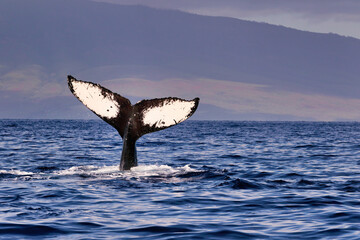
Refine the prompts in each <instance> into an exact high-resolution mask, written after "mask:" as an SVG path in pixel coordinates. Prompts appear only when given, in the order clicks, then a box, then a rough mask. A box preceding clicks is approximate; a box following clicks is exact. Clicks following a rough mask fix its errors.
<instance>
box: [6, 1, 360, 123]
mask: <svg viewBox="0 0 360 240" xmlns="http://www.w3.org/2000/svg"><path fill="white" fill-rule="evenodd" d="M0 53H1V54H0V73H1V74H2V75H0V81H2V82H4V81H6V80H7V79H5V77H4V76H6V74H7V73H8V72H10V71H12V70H14V69H17V68H21V66H30V65H37V66H41V70H39V71H43V72H46V76H52V77H53V78H54V79H56V82H60V81H63V79H64V75H66V74H67V73H72V74H75V75H76V74H78V73H82V75H81V76H82V77H83V78H85V77H86V78H87V80H93V81H99V79H101V80H106V79H111V78H122V77H141V78H147V79H150V80H155V81H156V80H159V79H163V78H211V79H220V80H228V81H235V82H244V83H253V84H262V85H266V86H268V87H269V88H274V89H279V90H286V91H294V92H299V93H309V94H312V93H318V94H324V95H331V96H340V97H346V98H350V97H351V98H359V96H360V81H359V80H360V79H359V76H360V67H359V66H360V65H359V64H360V40H358V39H355V38H348V37H342V36H338V35H335V34H317V33H310V32H304V31H298V30H294V29H289V28H285V27H281V26H273V25H269V24H264V23H255V22H249V21H242V20H237V19H232V18H225V17H207V16H199V15H194V14H188V13H184V12H180V11H173V10H157V9H152V8H148V7H142V6H121V5H113V4H104V3H97V2H92V1H86V0H31V1H29V0H1V1H0ZM0 117H1V116H0Z"/></svg>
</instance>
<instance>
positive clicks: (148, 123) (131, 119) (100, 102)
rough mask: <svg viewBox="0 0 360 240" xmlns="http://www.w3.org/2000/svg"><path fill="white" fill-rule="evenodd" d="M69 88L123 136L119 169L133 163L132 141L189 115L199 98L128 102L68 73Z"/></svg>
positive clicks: (135, 159) (99, 86) (135, 157)
mask: <svg viewBox="0 0 360 240" xmlns="http://www.w3.org/2000/svg"><path fill="white" fill-rule="evenodd" d="M68 84H69V88H70V91H71V92H72V93H73V94H74V96H75V97H77V99H79V100H80V101H81V102H82V103H83V104H84V105H85V106H86V107H87V108H89V109H90V110H91V111H92V112H94V113H95V114H96V115H97V116H99V117H100V118H101V119H102V120H104V121H105V122H107V123H108V124H110V125H111V126H113V127H114V128H115V129H116V130H117V131H118V132H119V134H120V136H121V137H122V139H123V150H122V154H121V161H120V170H129V169H130V168H131V167H134V166H137V156H136V147H135V143H136V140H138V139H139V138H140V137H141V136H142V135H144V134H147V133H151V132H155V131H159V130H162V129H165V128H168V127H171V126H174V125H176V124H178V123H181V122H183V121H185V120H186V119H188V118H189V117H191V115H193V114H194V112H195V111H196V109H197V107H198V105H199V100H200V99H199V98H194V99H193V100H184V99H181V98H176V97H167V98H155V99H151V100H142V101H140V102H138V103H136V104H135V105H132V104H131V102H130V101H129V99H127V98H125V97H123V96H120V95H119V94H117V93H113V92H112V91H110V90H108V89H106V88H104V87H102V86H101V85H99V84H95V83H92V82H86V81H82V80H77V79H75V78H74V77H72V76H70V75H69V76H68Z"/></svg>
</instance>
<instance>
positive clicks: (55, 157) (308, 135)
mask: <svg viewBox="0 0 360 240" xmlns="http://www.w3.org/2000/svg"><path fill="white" fill-rule="evenodd" d="M121 149H122V141H121V138H120V136H118V135H117V133H116V131H115V130H114V129H113V128H112V127H111V126H109V125H107V124H106V123H105V122H102V121H101V120H99V121H96V120H91V121H80V120H0V239H57V240H60V239H137V238H141V239H291V238H292V239H360V123H340V122H339V123H326V122H223V121H186V122H184V123H182V124H179V125H177V126H174V127H172V128H169V129H167V130H163V131H160V132H156V133H152V134H148V135H145V136H143V137H142V138H141V139H140V140H138V142H137V150H138V160H139V166H138V167H135V168H133V169H131V170H130V171H125V172H120V171H119V170H118V165H119V160H120V156H121Z"/></svg>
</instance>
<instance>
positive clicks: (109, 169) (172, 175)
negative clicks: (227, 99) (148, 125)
mask: <svg viewBox="0 0 360 240" xmlns="http://www.w3.org/2000/svg"><path fill="white" fill-rule="evenodd" d="M197 171H198V170H195V169H192V168H191V167H190V166H189V165H186V166H183V167H171V166H168V165H140V166H137V167H133V168H131V170H130V171H120V170H119V165H113V166H94V165H85V166H74V167H70V168H68V169H64V170H59V171H54V172H37V173H33V172H26V171H20V170H0V174H1V173H3V174H12V175H15V176H16V178H12V180H19V179H20V180H21V179H23V180H24V179H25V180H27V181H28V180H42V179H47V180H48V179H58V178H59V177H61V179H62V180H65V181H74V177H76V178H77V177H78V176H79V175H81V176H88V177H91V178H89V179H87V178H84V179H83V180H82V181H87V180H93V179H94V178H96V179H98V180H105V179H118V178H120V179H125V180H130V181H132V180H140V181H142V180H143V179H144V178H145V179H146V178H148V177H159V178H163V179H162V180H161V181H164V182H172V183H173V182H182V181H184V179H181V178H179V179H178V178H177V176H178V175H179V174H184V173H187V172H197ZM63 177H65V179H64V178H63Z"/></svg>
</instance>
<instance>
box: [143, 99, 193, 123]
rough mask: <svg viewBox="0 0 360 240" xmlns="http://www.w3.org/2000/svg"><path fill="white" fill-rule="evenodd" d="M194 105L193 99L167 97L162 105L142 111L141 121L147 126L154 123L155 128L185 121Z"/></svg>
mask: <svg viewBox="0 0 360 240" xmlns="http://www.w3.org/2000/svg"><path fill="white" fill-rule="evenodd" d="M194 106H195V101H184V100H180V99H167V100H165V101H164V103H163V105H162V106H159V107H153V108H149V109H146V110H145V111H144V112H143V115H144V118H143V123H144V125H149V126H154V125H155V127H157V128H161V127H170V126H172V125H175V124H177V123H180V122H183V121H185V120H186V119H187V118H188V116H189V114H190V113H191V109H192V108H193V107H194Z"/></svg>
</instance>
